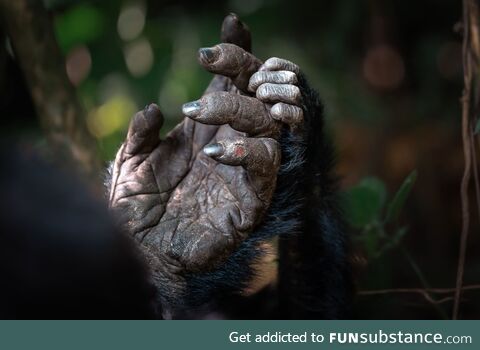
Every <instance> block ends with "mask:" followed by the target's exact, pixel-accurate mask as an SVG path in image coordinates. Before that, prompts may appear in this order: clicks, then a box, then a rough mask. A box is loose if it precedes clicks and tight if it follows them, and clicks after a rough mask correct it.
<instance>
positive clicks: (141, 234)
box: [109, 15, 303, 306]
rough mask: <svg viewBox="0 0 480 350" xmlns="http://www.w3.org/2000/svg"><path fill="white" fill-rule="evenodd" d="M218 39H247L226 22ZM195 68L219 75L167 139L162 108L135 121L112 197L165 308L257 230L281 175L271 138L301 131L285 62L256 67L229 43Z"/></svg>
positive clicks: (205, 53)
mask: <svg viewBox="0 0 480 350" xmlns="http://www.w3.org/2000/svg"><path fill="white" fill-rule="evenodd" d="M222 30H223V33H222V36H223V39H224V41H227V42H237V43H239V45H241V43H242V42H245V40H244V37H245V35H247V34H248V38H249V33H247V32H246V29H245V28H244V27H243V24H242V23H241V22H239V21H238V19H237V18H236V17H235V16H232V15H230V16H229V17H227V19H226V20H225V22H224V27H223V28H222ZM239 38H240V39H239ZM247 41H248V40H247ZM248 45H249V43H248ZM243 46H244V47H245V45H243ZM199 61H200V63H201V64H202V65H203V66H204V67H205V68H206V69H207V70H208V71H210V72H212V73H216V74H218V75H216V76H215V77H214V79H213V80H212V82H211V84H210V86H209V88H208V89H207V91H206V94H205V95H204V96H203V97H202V98H201V99H199V100H198V101H194V102H190V103H186V104H185V105H184V106H183V113H184V114H185V115H186V116H187V117H188V118H185V119H184V120H183V121H182V122H181V123H180V124H179V125H177V126H176V127H175V129H174V130H172V131H171V132H170V133H169V134H168V135H167V137H166V138H165V139H164V140H160V139H159V131H160V128H161V126H162V122H163V117H162V114H161V112H160V110H159V108H158V107H157V106H156V105H154V104H151V105H149V106H147V107H146V108H145V110H143V111H141V112H138V113H137V114H136V115H135V116H134V118H133V119H132V121H131V124H130V126H129V130H128V134H127V137H126V140H125V142H124V143H123V145H122V146H121V148H120V150H119V151H118V153H117V156H116V158H115V161H114V166H113V172H112V183H111V188H110V199H109V202H110V206H111V207H112V208H113V209H115V210H116V211H117V212H119V213H120V214H121V215H122V216H123V217H124V219H125V221H126V222H127V226H128V229H129V232H130V233H131V234H132V235H133V236H134V237H135V238H136V239H137V240H138V241H139V243H140V247H141V249H142V251H143V253H144V255H145V256H146V258H147V260H148V263H149V266H150V269H151V273H152V278H153V280H154V283H155V284H156V285H157V287H158V288H159V290H160V294H161V296H160V298H161V299H162V300H161V302H162V304H168V305H170V306H175V304H177V303H178V302H179V300H181V295H182V293H185V289H186V288H187V280H186V276H188V275H189V274H195V273H203V272H208V271H211V270H214V269H215V268H217V267H218V266H219V265H220V264H221V263H222V262H224V261H225V260H226V259H227V258H228V256H229V255H231V254H232V252H233V251H234V250H235V249H236V248H237V247H238V246H239V245H240V244H241V243H242V241H244V240H245V239H246V238H247V237H248V235H249V234H250V233H251V232H252V231H253V230H254V229H255V228H256V227H257V226H258V225H259V224H260V223H261V221H262V218H263V216H264V214H265V212H266V210H267V209H268V207H269V205H270V203H271V199H272V195H273V193H274V190H275V185H276V178H277V172H278V169H279V166H280V145H279V143H278V142H277V139H278V138H279V136H280V133H281V129H282V127H283V125H285V124H288V125H289V126H290V127H291V128H292V129H298V128H299V127H300V126H301V122H302V118H303V112H302V109H301V108H300V106H301V93H300V90H299V89H298V87H297V86H295V84H296V83H297V77H296V73H297V72H298V67H297V66H296V65H294V64H292V63H291V62H288V61H285V60H281V59H277V58H272V59H269V60H267V61H266V62H265V63H264V64H263V65H262V62H261V61H259V60H258V59H257V58H255V57H254V56H253V55H251V54H250V53H249V52H247V51H245V50H244V49H242V48H241V47H239V46H236V45H234V44H230V43H224V44H219V45H217V46H214V47H213V48H204V49H200V51H199ZM252 93H255V94H256V97H253V96H249V94H252Z"/></svg>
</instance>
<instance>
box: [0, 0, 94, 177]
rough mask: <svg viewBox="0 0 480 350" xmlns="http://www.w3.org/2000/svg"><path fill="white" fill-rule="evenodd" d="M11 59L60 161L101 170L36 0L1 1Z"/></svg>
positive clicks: (48, 23)
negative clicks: (25, 85) (10, 45)
mask: <svg viewBox="0 0 480 350" xmlns="http://www.w3.org/2000/svg"><path fill="white" fill-rule="evenodd" d="M0 15H1V16H2V17H3V18H2V20H3V22H4V23H5V29H6V32H7V35H8V36H9V38H10V40H11V43H12V46H13V49H14V51H15V56H16V59H17V60H18V63H19V65H20V67H21V69H22V71H23V73H24V76H25V79H26V82H27V84H28V87H29V90H30V93H31V96H32V99H33V102H34V105H35V108H36V111H37V114H38V117H39V119H40V123H41V125H42V128H43V130H44V132H45V134H46V136H47V139H48V141H49V144H50V146H51V147H52V148H53V151H54V152H55V154H56V155H60V157H61V159H62V161H68V162H73V165H75V166H76V167H78V168H80V169H82V170H83V171H84V172H85V173H86V174H88V175H90V176H92V177H93V176H96V175H97V174H98V170H99V169H100V166H99V165H100V162H99V160H98V159H97V152H96V143H95V140H94V139H93V137H92V136H91V135H90V134H89V132H88V130H87V128H86V124H85V118H84V116H85V112H84V110H83V108H82V106H81V104H80V102H79V101H78V98H77V95H76V93H75V89H74V87H73V86H72V84H71V83H70V81H69V80H68V77H67V74H66V70H65V62H64V58H63V56H62V54H61V52H60V49H59V47H58V44H57V42H56V40H55V35H54V31H53V26H52V22H51V19H50V17H49V15H48V13H47V11H46V9H45V8H44V7H43V4H42V1H41V0H15V1H12V0H0Z"/></svg>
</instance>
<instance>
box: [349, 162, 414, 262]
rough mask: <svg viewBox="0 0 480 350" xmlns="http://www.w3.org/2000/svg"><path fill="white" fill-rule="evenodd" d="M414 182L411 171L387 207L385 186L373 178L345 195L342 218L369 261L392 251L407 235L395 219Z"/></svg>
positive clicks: (368, 178) (359, 184)
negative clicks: (345, 219)
mask: <svg viewBox="0 0 480 350" xmlns="http://www.w3.org/2000/svg"><path fill="white" fill-rule="evenodd" d="M416 179H417V172H416V171H413V172H412V173H410V175H408V176H407V178H406V179H405V180H404V182H403V183H402V185H401V186H400V188H399V189H398V191H397V192H396V193H395V195H394V196H393V198H392V200H391V201H390V202H389V203H388V204H387V205H386V202H387V191H386V186H385V184H384V183H383V182H382V181H381V180H379V179H377V178H374V177H367V178H364V179H363V180H362V181H360V183H358V184H357V185H356V186H353V187H352V188H350V189H349V190H348V191H346V194H345V213H346V217H347V220H348V222H349V224H350V226H351V227H352V228H354V229H355V230H357V231H358V235H357V236H356V237H357V239H358V240H359V242H360V244H361V246H362V247H363V250H364V251H365V253H366V256H367V258H368V259H369V260H372V259H376V258H378V257H380V256H381V255H382V254H383V253H385V252H386V251H388V250H389V249H392V248H394V247H396V246H397V245H398V244H399V243H400V241H401V239H402V238H403V236H404V235H405V234H406V233H407V227H405V226H398V219H399V215H400V213H401V211H402V208H403V207H404V205H405V202H406V200H407V198H408V195H409V194H410V192H411V190H412V187H413V185H414V184H415V181H416ZM390 230H391V231H390Z"/></svg>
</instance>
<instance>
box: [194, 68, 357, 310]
mask: <svg viewBox="0 0 480 350" xmlns="http://www.w3.org/2000/svg"><path fill="white" fill-rule="evenodd" d="M300 85H301V86H302V92H303V100H304V111H305V127H304V130H303V133H302V134H300V135H295V134H293V133H291V132H290V131H287V130H285V131H284V133H283V135H282V138H281V146H282V165H281V168H280V172H279V176H278V182H277V189H276V191H275V194H274V197H273V200H272V205H271V207H270V208H269V210H268V212H267V214H266V217H265V219H264V221H263V223H262V225H261V226H260V227H259V228H258V229H257V230H256V231H255V232H254V233H252V234H251V235H250V236H249V238H248V239H246V240H245V241H244V242H243V243H242V244H241V246H240V247H239V248H238V250H237V251H236V252H235V253H234V254H233V255H232V256H231V257H230V258H229V259H228V260H227V261H226V262H225V264H224V265H223V266H222V267H220V268H219V269H217V270H215V271H212V272H209V273H205V274H202V275H198V274H197V275H191V276H188V294H187V298H186V300H187V301H188V303H189V305H186V306H187V308H194V307H195V306H197V305H200V304H202V303H204V302H205V301H206V300H214V301H215V303H219V304H220V305H231V304H236V303H238V300H237V301H236V302H235V303H234V302H233V301H232V298H234V299H235V298H236V299H238V297H235V295H237V294H238V291H239V290H241V289H243V288H245V287H246V286H247V284H248V282H249V281H250V280H251V279H252V277H253V275H254V271H253V270H252V268H251V266H252V264H253V263H254V262H255V261H256V260H257V259H259V258H260V257H261V254H262V251H261V250H260V248H259V246H260V244H259V243H261V242H263V241H266V240H270V239H271V238H273V237H279V242H280V244H279V246H280V249H279V250H280V262H279V264H280V270H279V286H278V289H277V290H276V291H275V292H273V293H269V297H274V298H275V300H276V301H277V302H276V306H275V307H272V308H271V309H269V310H266V311H265V313H266V314H259V310H262V311H264V310H263V309H259V308H258V307H257V306H255V307H254V308H252V310H251V311H252V313H251V315H250V318H258V317H263V318H278V317H279V318H285V319H289V318H296V319H298V318H302V319H306V318H318V319H338V318H345V317H347V316H348V315H349V304H350V297H351V289H352V288H351V276H350V268H349V264H348V257H347V242H346V235H345V228H344V223H343V220H342V213H341V211H340V209H339V206H338V200H337V182H336V178H335V177H334V175H333V174H332V169H333V166H334V154H333V149H332V147H331V143H330V142H329V140H328V139H327V138H326V136H325V134H324V117H323V106H322V104H321V102H320V100H319V98H318V95H317V93H316V92H315V91H314V90H312V89H311V88H309V86H308V84H307V82H306V80H305V78H304V77H303V76H300ZM240 305H241V309H242V314H243V315H244V317H247V318H248V314H247V315H245V313H244V309H245V307H246V306H245V305H243V304H242V303H240ZM220 308H221V307H220ZM229 309H230V312H233V317H235V315H236V314H237V313H236V311H235V310H233V311H232V310H231V307H229ZM186 315H187V316H190V315H192V313H188V314H186Z"/></svg>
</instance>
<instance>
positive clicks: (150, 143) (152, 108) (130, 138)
mask: <svg viewBox="0 0 480 350" xmlns="http://www.w3.org/2000/svg"><path fill="white" fill-rule="evenodd" d="M162 125H163V115H162V112H160V109H159V108H158V106H157V105H156V104H154V103H152V104H150V105H147V106H146V107H145V109H144V110H143V111H140V112H137V114H135V116H134V117H133V118H132V120H131V122H130V125H129V127H128V133H127V138H126V141H125V152H126V153H127V154H132V155H133V154H138V153H141V152H148V151H151V150H152V149H153V148H154V147H156V146H157V144H158V142H159V141H160V137H159V132H160V128H161V127H162Z"/></svg>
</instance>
